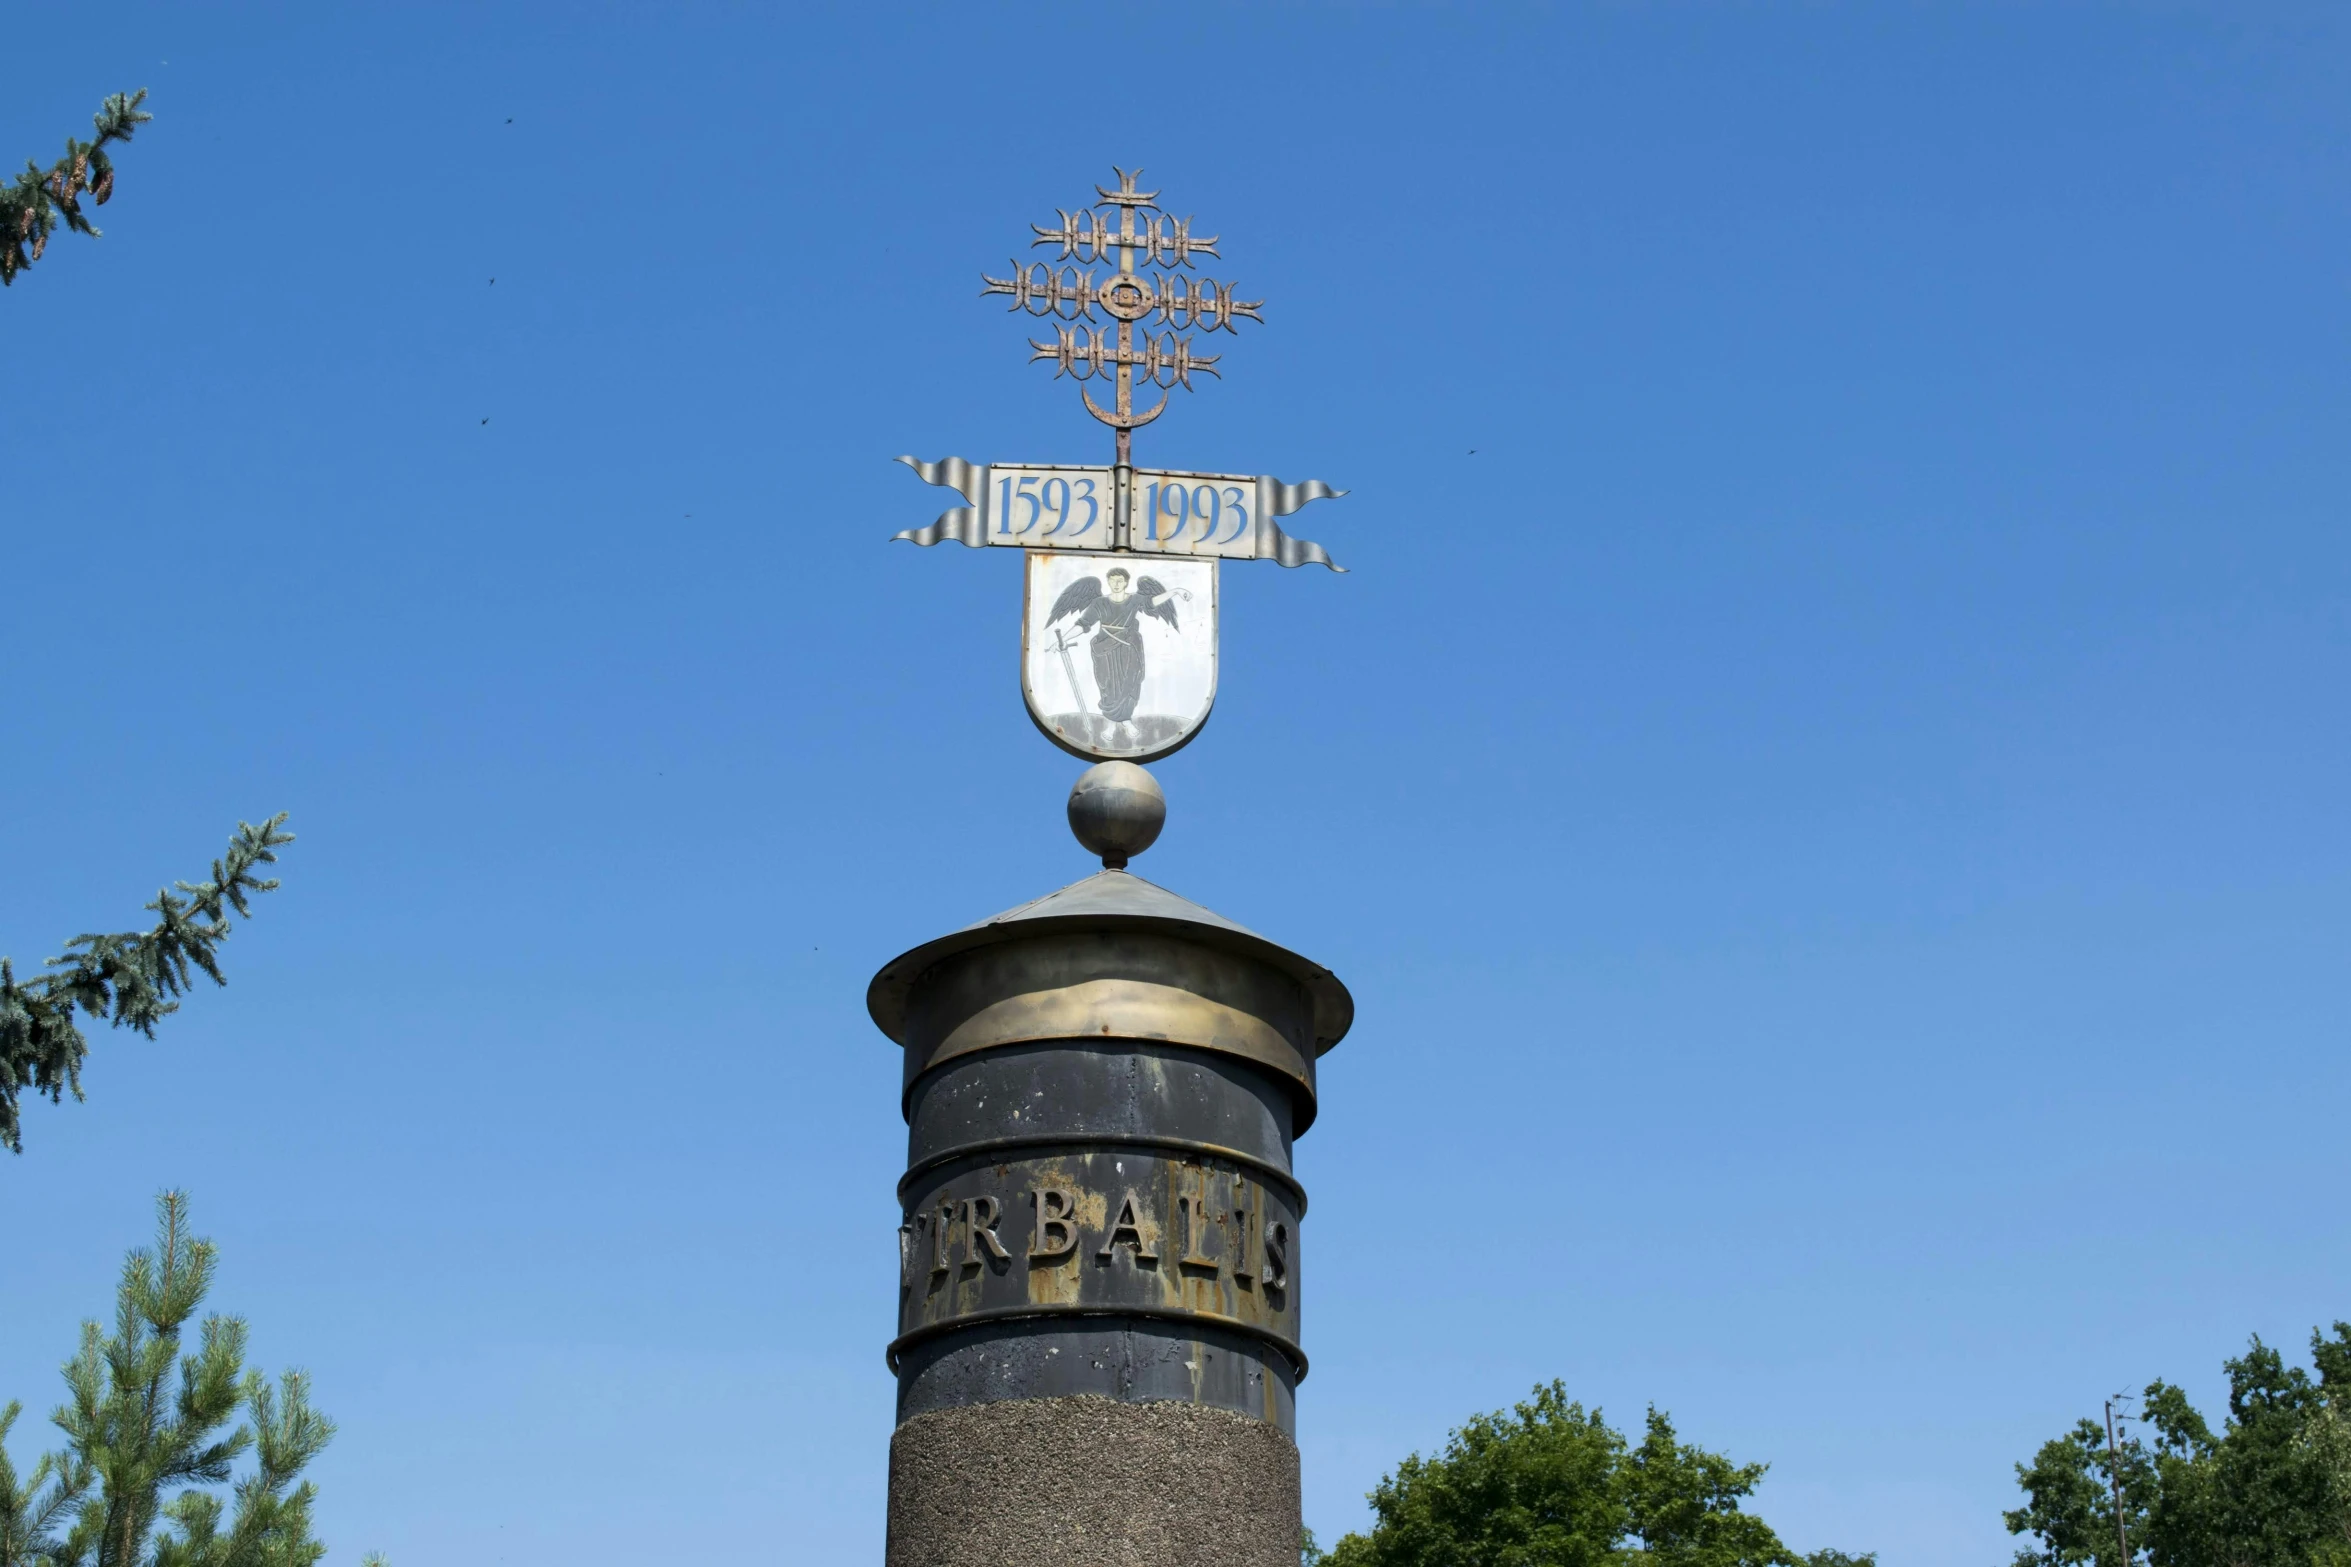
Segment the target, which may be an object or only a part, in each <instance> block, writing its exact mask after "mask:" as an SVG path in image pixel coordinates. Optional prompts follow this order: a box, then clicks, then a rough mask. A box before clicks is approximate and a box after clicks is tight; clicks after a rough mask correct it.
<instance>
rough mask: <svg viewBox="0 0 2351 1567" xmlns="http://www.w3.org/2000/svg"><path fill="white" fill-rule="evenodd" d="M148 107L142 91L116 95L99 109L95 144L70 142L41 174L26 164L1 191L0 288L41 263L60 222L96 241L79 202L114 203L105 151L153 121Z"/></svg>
mask: <svg viewBox="0 0 2351 1567" xmlns="http://www.w3.org/2000/svg"><path fill="white" fill-rule="evenodd" d="M146 101H147V89H146V88H144V87H142V88H140V89H139V90H138V91H137V92H135V93H116V94H115V95H114V96H113V97H111V98H109V99H107V100H106V101H105V102H104V103H102V104H100V105H99V106H98V113H97V114H96V115H95V116H94V117H93V121H94V123H95V125H96V126H97V130H98V134H97V135H96V136H95V137H94V138H92V139H91V140H89V141H75V140H74V139H73V138H72V137H71V136H68V137H67V138H66V139H65V156H64V157H62V158H59V159H58V160H57V161H56V162H55V163H53V164H51V165H50V166H49V167H47V168H45V169H44V168H42V167H41V166H40V165H39V164H38V163H35V162H33V161H32V160H30V159H27V160H26V161H25V167H24V172H23V173H22V174H19V175H18V176H17V177H16V183H15V184H13V185H10V186H7V187H4V188H0V284H8V283H14V282H15V281H16V275H17V274H18V273H19V272H22V271H23V270H24V269H25V268H27V267H29V266H31V265H32V264H33V263H34V262H36V261H38V260H40V259H41V252H42V251H44V250H47V249H48V248H49V236H50V235H51V234H54V233H55V232H56V231H57V220H58V219H59V218H61V217H62V218H63V219H64V220H65V226H66V227H67V228H69V229H71V230H73V231H74V232H75V233H76V234H87V235H89V236H90V237H91V238H93V239H95V238H96V237H97V235H98V227H97V225H96V224H94V223H92V222H91V221H90V219H89V215H88V214H87V213H85V212H83V211H82V197H83V196H84V195H85V194H86V195H88V196H89V198H90V201H91V204H92V205H93V206H99V207H103V206H105V205H106V203H107V202H109V201H111V200H112V199H113V198H114V160H113V159H112V158H109V157H108V156H107V155H106V148H107V145H108V144H109V143H111V142H118V141H129V140H130V139H131V137H132V136H133V135H134V134H135V133H136V132H137V131H138V129H139V127H140V126H142V125H144V124H146V123H147V122H148V121H149V120H152V119H154V118H155V116H154V115H152V114H148V113H145V112H144V111H142V110H141V109H140V108H139V105H140V104H143V103H145V102H146Z"/></svg>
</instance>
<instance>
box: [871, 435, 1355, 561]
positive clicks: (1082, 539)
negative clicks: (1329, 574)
mask: <svg viewBox="0 0 2351 1567" xmlns="http://www.w3.org/2000/svg"><path fill="white" fill-rule="evenodd" d="M898 461H900V462H902V463H904V464H906V466H907V467H909V468H912V469H913V470H914V471H915V473H916V474H917V475H919V476H920V477H921V479H922V480H923V482H924V483H926V484H936V485H938V486H940V487H941V488H943V489H950V490H954V491H956V492H957V493H958V494H960V495H961V496H962V497H963V498H964V499H965V500H967V501H969V502H970V503H971V504H970V505H968V506H957V507H954V508H953V509H951V510H948V511H944V512H941V513H940V514H939V517H938V520H937V521H935V522H933V523H931V524H930V525H929V526H928V527H924V528H905V529H901V530H900V531H899V532H897V533H894V534H892V535H891V537H892V538H893V539H903V540H905V541H906V542H907V543H909V544H915V545H920V546H921V547H923V548H925V549H928V548H930V547H931V546H932V545H935V544H947V543H954V544H960V545H963V546H964V547H965V548H966V549H975V550H976V549H983V548H986V547H987V546H989V545H996V546H999V547H1005V548H1011V549H1024V550H1063V551H1076V552H1080V553H1087V552H1091V553H1096V554H1104V553H1109V554H1125V553H1133V554H1139V555H1211V556H1217V557H1221V558H1223V559H1225V560H1270V561H1273V562H1275V563H1276V564H1278V565H1281V566H1285V567H1291V568H1295V567H1299V566H1327V567H1328V568H1330V569H1331V570H1332V571H1336V572H1342V573H1343V572H1345V571H1346V569H1347V568H1346V567H1344V566H1342V565H1340V564H1339V563H1338V562H1336V561H1334V560H1332V559H1331V557H1330V552H1329V551H1327V550H1325V549H1324V548H1323V547H1322V546H1321V545H1319V544H1317V543H1315V542H1314V541H1313V540H1312V539H1301V538H1294V537H1292V536H1291V535H1290V534H1288V533H1285V532H1284V531H1283V530H1282V528H1281V525H1280V524H1279V523H1278V522H1276V521H1275V519H1276V518H1279V517H1287V516H1289V515H1291V514H1292V513H1293V512H1296V511H1297V510H1299V509H1300V508H1301V507H1303V506H1305V505H1306V504H1307V503H1308V502H1310V501H1324V500H1335V499H1337V498H1338V497H1340V496H1342V495H1345V494H1346V493H1347V492H1346V491H1345V490H1337V489H1333V488H1331V486H1329V485H1327V484H1325V483H1323V482H1322V480H1320V479H1307V480H1304V481H1302V482H1300V483H1297V484H1288V483H1284V482H1283V481H1282V480H1280V479H1277V478H1275V477H1273V476H1272V475H1271V474H1262V473H1260V474H1247V473H1182V472H1177V471H1174V470H1172V469H1149V468H1141V469H1139V468H1072V467H1062V466H1057V465H1055V464H1052V463H994V464H987V463H975V462H967V461H965V460H964V459H963V458H961V457H942V458H940V459H939V460H938V461H937V462H924V461H922V460H920V459H919V458H915V457H906V456H902V457H900V458H898ZM1024 484H1025V485H1027V486H1028V487H1030V488H1031V489H1032V490H1034V491H1036V492H1037V493H1036V494H1035V495H1034V496H1031V495H1028V494H1023V493H1021V488H1020V487H1021V486H1022V485H1024ZM1056 485H1058V486H1059V492H1058V493H1057V494H1056V493H1055V491H1054V487H1055V486H1056ZM1171 486H1172V487H1176V488H1180V489H1181V490H1182V491H1183V493H1184V496H1185V503H1184V506H1183V513H1184V515H1183V517H1182V518H1181V519H1180V520H1179V519H1178V517H1177V516H1176V511H1175V507H1174V504H1173V499H1172V495H1171V494H1170V487H1171ZM1203 487H1205V488H1206V490H1207V492H1208V494H1209V495H1210V496H1212V497H1213V498H1214V501H1215V509H1214V510H1213V511H1209V510H1207V509H1206V508H1205V506H1204V505H1203V504H1202V502H1201V491H1202V489H1203ZM1048 500H1053V501H1055V502H1056V503H1057V504H1054V505H1050V506H1049V505H1047V504H1045V502H1046V501H1048ZM1138 514H1139V515H1138ZM1211 524H1213V526H1211Z"/></svg>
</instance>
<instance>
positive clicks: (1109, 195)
mask: <svg viewBox="0 0 2351 1567" xmlns="http://www.w3.org/2000/svg"><path fill="white" fill-rule="evenodd" d="M1110 172H1111V173H1113V174H1115V175H1117V176H1118V189H1116V190H1112V189H1111V188H1110V187H1109V186H1107V185H1097V186H1095V187H1094V193H1095V194H1096V195H1098V196H1100V197H1101V198H1102V199H1103V200H1104V201H1107V202H1109V203H1110V204H1111V205H1112V206H1114V207H1148V206H1150V205H1151V203H1153V202H1154V201H1157V200H1158V199H1159V192H1157V191H1155V190H1137V189H1135V182H1136V181H1137V180H1139V179H1141V178H1142V177H1143V171H1142V169H1141V168H1139V167H1138V168H1134V169H1122V168H1120V167H1119V166H1118V165H1117V164H1115V163H1114V164H1112V165H1111V166H1110Z"/></svg>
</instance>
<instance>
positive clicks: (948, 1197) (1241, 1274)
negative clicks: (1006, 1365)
mask: <svg viewBox="0 0 2351 1567" xmlns="http://www.w3.org/2000/svg"><path fill="white" fill-rule="evenodd" d="M1295 1189H1296V1188H1295V1185H1294V1183H1292V1182H1290V1181H1288V1180H1286V1179H1285V1180H1282V1181H1280V1182H1275V1181H1270V1180H1265V1179H1263V1178H1261V1176H1260V1175H1259V1172H1258V1171H1256V1170H1254V1169H1251V1168H1248V1167H1245V1166H1240V1165H1237V1164H1233V1163H1228V1162H1226V1161H1221V1160H1216V1159H1213V1158H1210V1157H1208V1156H1205V1155H1197V1154H1194V1155H1183V1156H1178V1155H1174V1154H1172V1153H1171V1152H1169V1151H1165V1150H1160V1149H1154V1148H1142V1147H1136V1146H1134V1145H1131V1144H1130V1145H1126V1146H1116V1145H1114V1146H1110V1147H1100V1148H1073V1149H1070V1150H1068V1151H1065V1152H1060V1153H1051V1154H1047V1153H1042V1152H1039V1153H1032V1154H1031V1155H1030V1156H1029V1157H1026V1158H1020V1159H1006V1160H1004V1161H1003V1162H1001V1163H994V1164H981V1165H978V1166H976V1167H967V1168H964V1169H961V1170H955V1171H952V1172H950V1171H946V1170H941V1171H939V1172H937V1173H935V1174H933V1175H932V1176H931V1177H930V1178H929V1179H928V1180H925V1181H923V1182H921V1183H919V1185H918V1195H916V1197H915V1200H914V1201H913V1202H911V1203H910V1204H909V1205H908V1209H907V1214H906V1221H905V1223H904V1225H903V1226H902V1227H901V1228H900V1230H899V1271H898V1287H899V1288H898V1293H899V1313H898V1328H899V1337H898V1344H899V1346H903V1345H904V1344H906V1343H907V1342H908V1341H909V1340H911V1339H914V1338H916V1337H928V1336H931V1335H933V1334H936V1333H937V1332H939V1331H942V1330H943V1329H946V1328H949V1327H952V1326H954V1325H956V1324H958V1323H964V1322H970V1321H978V1320H982V1319H1003V1318H1008V1317H1014V1316H1036V1317H1045V1316H1063V1315H1081V1316H1122V1315H1124V1316H1161V1315H1165V1316H1169V1317H1206V1318H1213V1319H1214V1320H1215V1322H1216V1324H1217V1325H1218V1326H1221V1327H1226V1328H1230V1329H1232V1330H1233V1331H1236V1332H1243V1333H1248V1334H1250V1335H1252V1336H1254V1337H1257V1338H1261V1339H1263V1340H1264V1341H1266V1342H1267V1343H1269V1344H1271V1345H1273V1346H1274V1347H1275V1348H1277V1349H1279V1350H1281V1351H1282V1352H1283V1353H1284V1354H1286V1355H1288V1356H1289V1357H1290V1359H1291V1361H1292V1363H1293V1364H1297V1365H1299V1367H1300V1369H1301V1370H1303V1362H1304V1359H1305V1356H1304V1354H1303V1353H1302V1352H1301V1351H1300V1350H1299V1348H1298V1300H1297V1282H1296V1278H1297V1259H1298V1218H1299V1215H1298V1207H1299V1204H1298V1202H1297V1199H1296V1198H1295V1197H1294V1196H1293V1195H1292V1193H1293V1192H1294V1191H1295Z"/></svg>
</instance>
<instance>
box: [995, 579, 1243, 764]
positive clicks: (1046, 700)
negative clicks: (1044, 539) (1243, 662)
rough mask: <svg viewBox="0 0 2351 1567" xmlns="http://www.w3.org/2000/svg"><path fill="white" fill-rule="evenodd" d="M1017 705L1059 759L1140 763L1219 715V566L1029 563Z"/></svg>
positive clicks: (1170, 748) (1174, 745) (1167, 750)
mask: <svg viewBox="0 0 2351 1567" xmlns="http://www.w3.org/2000/svg"><path fill="white" fill-rule="evenodd" d="M1027 599H1028V608H1027V614H1026V617H1025V619H1024V622H1023V625H1022V627H1021V659H1020V694H1021V696H1022V698H1023V699H1024V700H1025V701H1026V702H1027V703H1028V708H1029V717H1031V718H1033V719H1035V720H1036V723H1037V727H1038V728H1039V729H1041V730H1043V731H1044V732H1045V738H1047V739H1048V740H1051V741H1052V742H1053V743H1054V744H1055V745H1057V746H1060V747H1061V748H1062V749H1063V750H1065V751H1069V752H1071V753H1073V754H1075V755H1078V756H1085V757H1092V758H1093V759H1095V760H1096V761H1123V762H1148V761H1152V760H1155V759H1156V758H1158V757H1162V756H1166V755H1167V754H1169V753H1170V752H1172V751H1175V750H1178V749H1180V748H1181V747H1182V746H1183V744H1184V743H1185V742H1186V741H1188V740H1190V739H1191V738H1192V736H1193V735H1195V734H1197V733H1198V732H1199V730H1200V726H1201V725H1202V724H1205V723H1206V722H1208V710H1209V709H1210V708H1211V707H1214V706H1215V705H1216V562H1215V561H1213V560H1183V559H1175V560H1159V561H1154V560H1142V559H1130V560H1127V561H1125V562H1121V561H1120V560H1119V559H1118V558H1117V557H1115V556H1113V557H1111V558H1110V559H1107V560H1106V559H1104V558H1103V557H1102V556H1100V555H1062V554H1054V553H1049V552H1047V551H1044V550H1034V551H1031V552H1030V554H1029V559H1028V595H1027Z"/></svg>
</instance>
